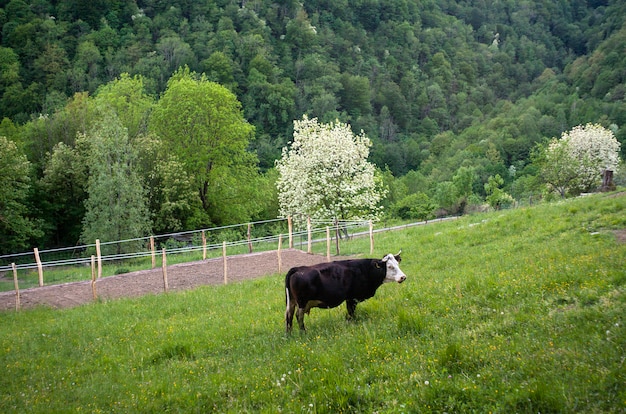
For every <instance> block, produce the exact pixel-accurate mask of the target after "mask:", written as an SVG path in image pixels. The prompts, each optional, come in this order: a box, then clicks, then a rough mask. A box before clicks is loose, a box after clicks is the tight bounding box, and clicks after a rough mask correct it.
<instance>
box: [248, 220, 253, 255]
mask: <svg viewBox="0 0 626 414" xmlns="http://www.w3.org/2000/svg"><path fill="white" fill-rule="evenodd" d="M248 253H252V224H250V223H248Z"/></svg>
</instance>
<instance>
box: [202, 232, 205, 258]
mask: <svg viewBox="0 0 626 414" xmlns="http://www.w3.org/2000/svg"><path fill="white" fill-rule="evenodd" d="M202 260H206V234H204V230H202Z"/></svg>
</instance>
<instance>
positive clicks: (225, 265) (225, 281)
mask: <svg viewBox="0 0 626 414" xmlns="http://www.w3.org/2000/svg"><path fill="white" fill-rule="evenodd" d="M222 259H223V260H224V284H225V285H226V284H228V264H227V258H226V242H222Z"/></svg>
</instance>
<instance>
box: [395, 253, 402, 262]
mask: <svg viewBox="0 0 626 414" xmlns="http://www.w3.org/2000/svg"><path fill="white" fill-rule="evenodd" d="M394 257H395V259H396V261H397V262H398V263H400V262H401V261H402V258H401V257H400V255H399V254H398V255H395V256H394Z"/></svg>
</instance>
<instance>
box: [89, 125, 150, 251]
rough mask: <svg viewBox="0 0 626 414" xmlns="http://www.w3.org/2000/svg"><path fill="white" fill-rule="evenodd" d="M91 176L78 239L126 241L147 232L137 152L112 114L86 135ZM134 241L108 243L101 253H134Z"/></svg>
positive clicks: (135, 248) (147, 220)
mask: <svg viewBox="0 0 626 414" xmlns="http://www.w3.org/2000/svg"><path fill="white" fill-rule="evenodd" d="M81 139H82V140H85V141H86V142H88V145H89V147H90V148H89V155H88V157H87V160H88V161H89V168H90V176H89V182H88V186H87V193H88V198H87V200H86V202H85V210H86V211H85V217H84V219H83V231H82V233H81V241H82V242H83V243H85V244H92V243H95V240H96V239H100V240H101V241H102V242H110V241H118V240H127V239H132V238H137V237H142V236H145V235H146V234H149V233H150V222H149V218H148V217H149V216H148V210H147V205H146V199H145V191H144V189H143V186H142V183H141V181H140V179H139V176H138V174H137V172H136V171H135V169H134V168H133V167H134V163H135V162H136V159H137V154H136V152H135V151H134V149H133V147H132V145H131V143H130V142H129V138H128V133H127V131H126V129H125V128H123V127H122V125H121V122H120V121H119V120H118V119H117V117H116V116H115V115H111V116H109V117H105V119H104V121H103V122H102V123H101V124H98V125H97V126H96V127H95V128H94V130H93V131H92V132H91V133H90V134H89V135H88V136H84V137H82V138H81ZM137 250H138V246H137V245H136V244H134V243H124V244H117V245H107V246H105V247H103V254H113V253H127V252H136V251H137Z"/></svg>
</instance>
